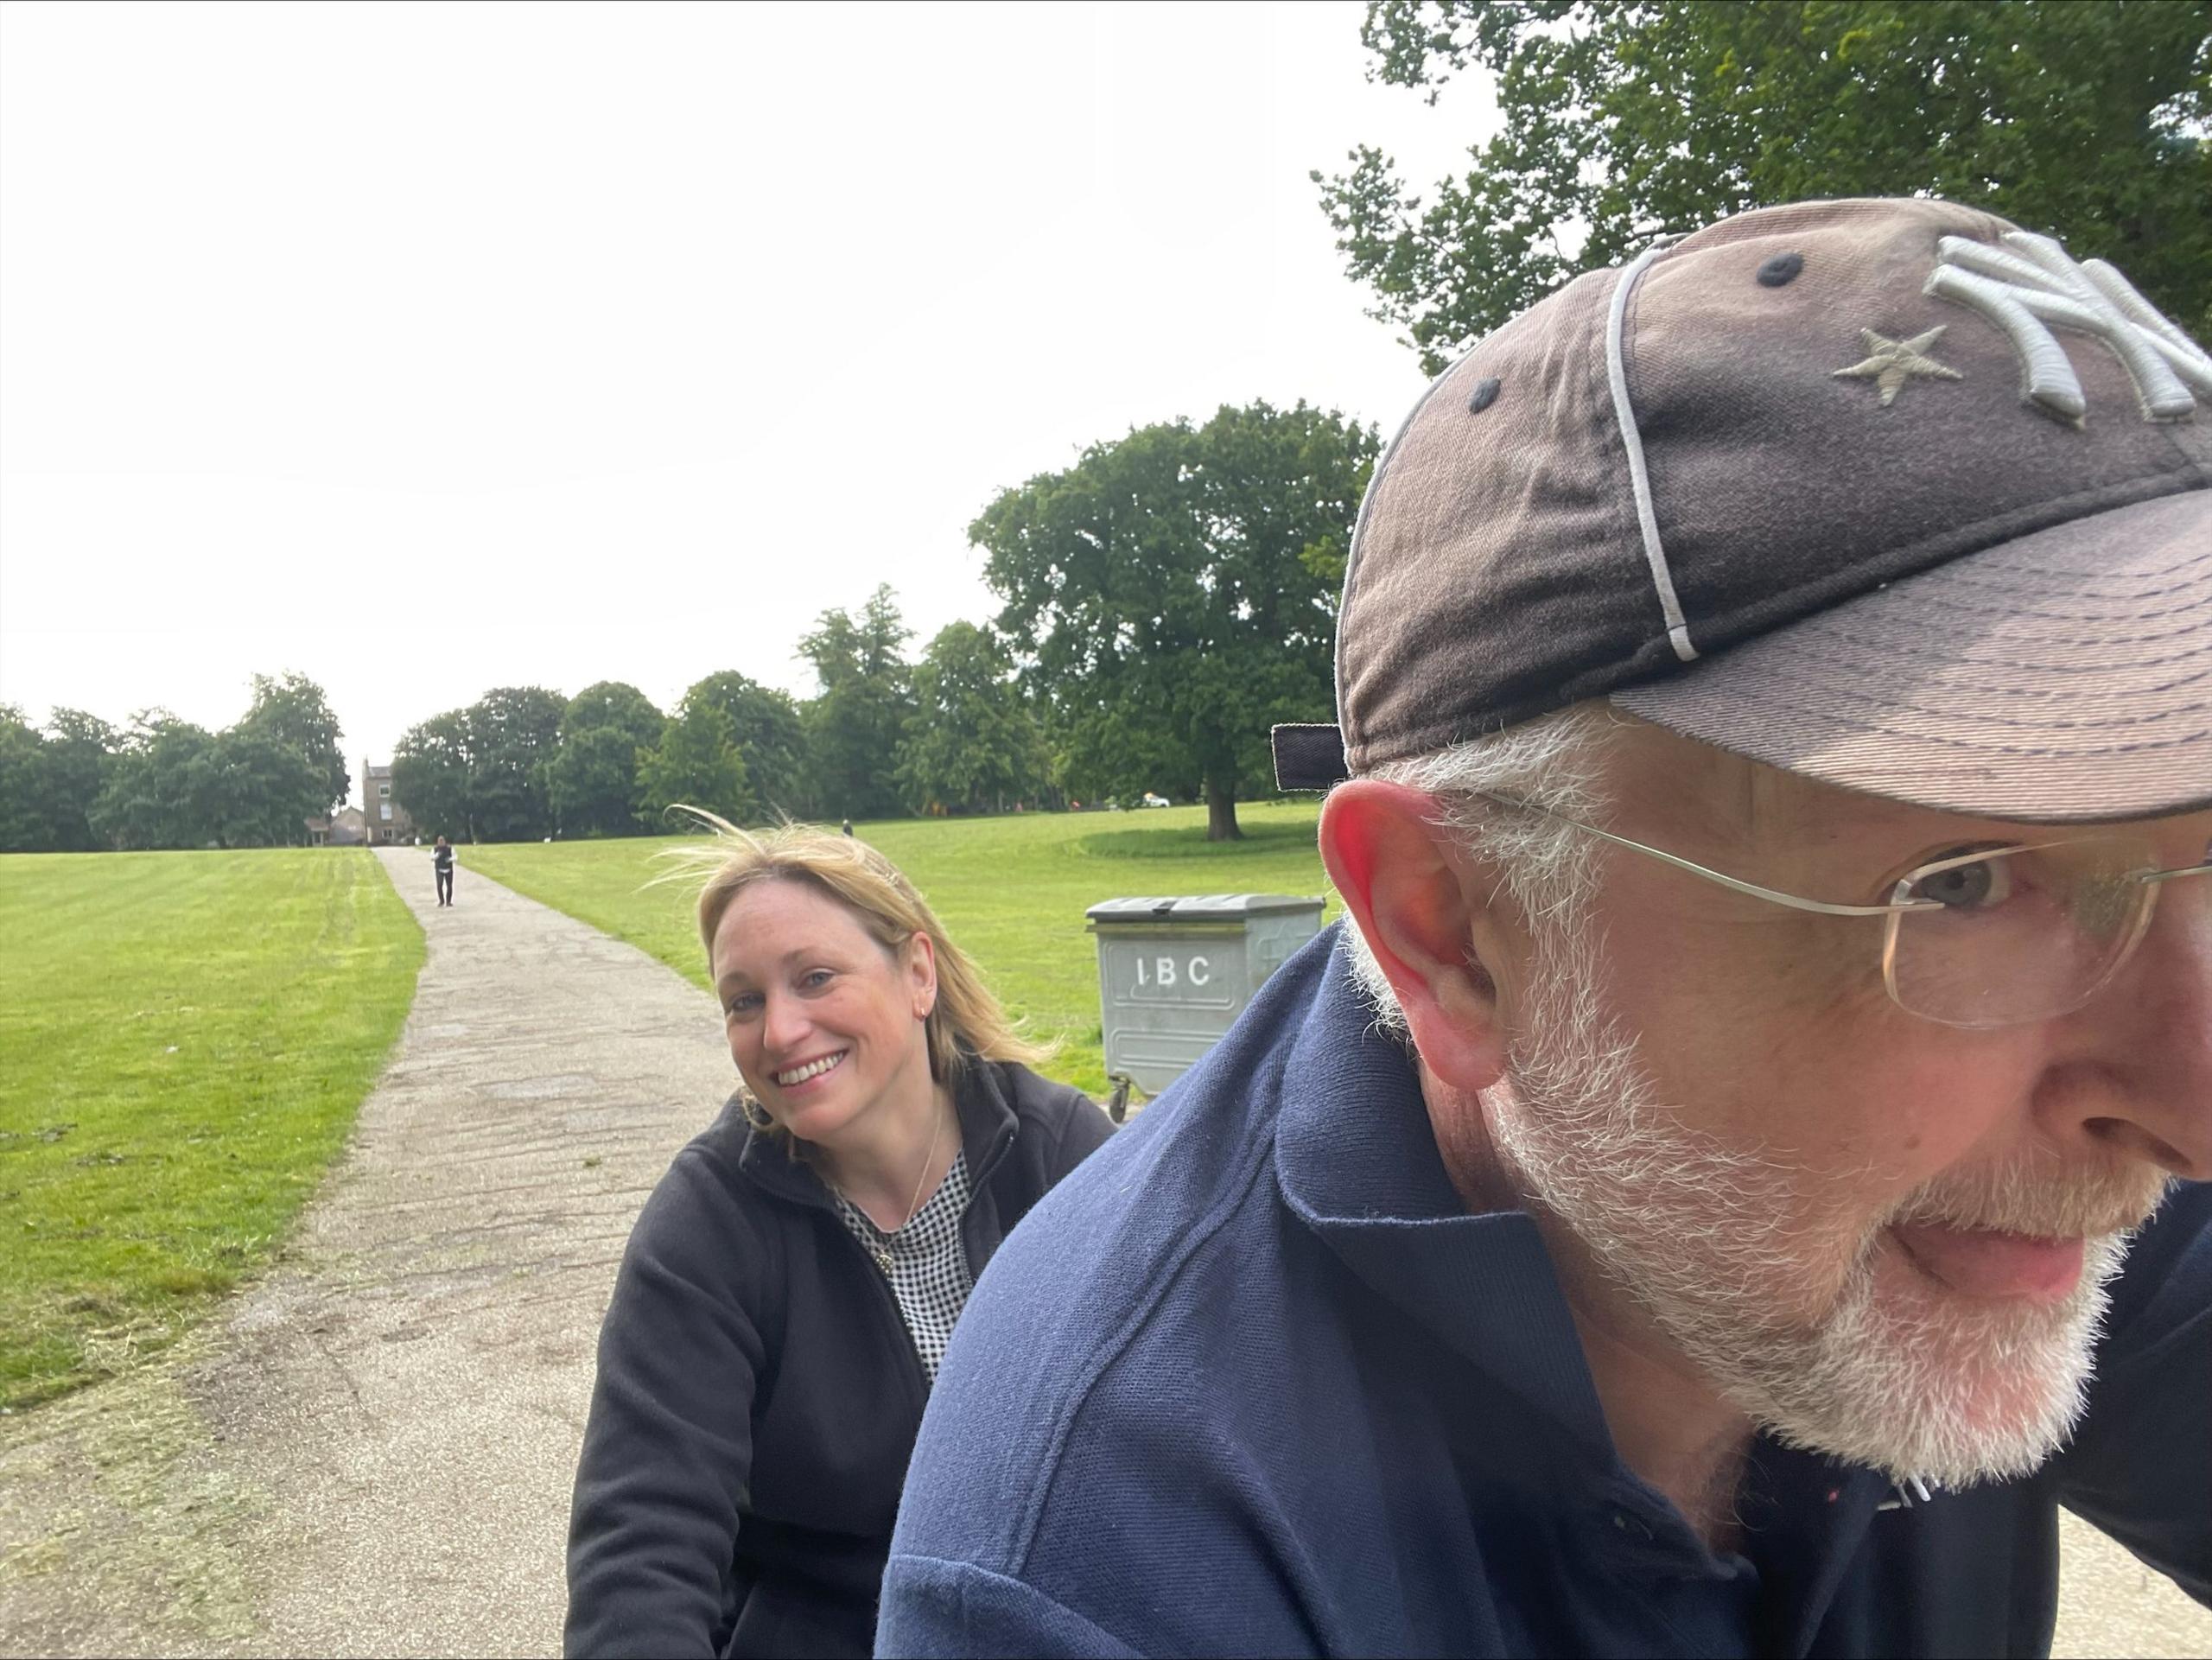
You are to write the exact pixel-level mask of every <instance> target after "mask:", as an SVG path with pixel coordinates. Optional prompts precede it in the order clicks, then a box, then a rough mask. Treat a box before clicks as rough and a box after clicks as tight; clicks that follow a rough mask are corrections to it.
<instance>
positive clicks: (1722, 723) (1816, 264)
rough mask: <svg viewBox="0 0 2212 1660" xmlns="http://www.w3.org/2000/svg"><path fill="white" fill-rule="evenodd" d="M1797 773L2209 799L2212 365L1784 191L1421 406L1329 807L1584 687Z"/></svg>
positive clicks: (1374, 534) (2003, 791)
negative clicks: (1368, 780)
mask: <svg viewBox="0 0 2212 1660" xmlns="http://www.w3.org/2000/svg"><path fill="white" fill-rule="evenodd" d="M1599 696H1604V697H1609V698H1610V699H1611V701H1612V703H1614V704H1615V705H1616V706H1618V707H1619V708H1621V709H1625V710H1627V711H1628V712H1630V714H1633V715H1635V716H1640V717H1641V718H1643V719H1644V720H1647V721H1652V722H1657V723H1658V724H1660V725H1662V726H1664V727H1668V728H1672V729H1673V730H1675V731H1676V732H1680V733H1681V734H1683V735H1687V736H1688V737H1692V738H1696V739H1700V740H1703V741H1706V742H1708V743H1712V744H1716V745H1718V746H1719V747H1722V748H1725V749H1728V750H1732V751H1733V752H1735V753H1737V754H1742V755H1745V756H1748V757H1750V758H1751V759H1752V760H1759V761H1764V762H1766V763H1767V764H1769V765H1771V766H1779V767H1784V768H1786V769H1788V770H1789V771H1790V772H1793V773H1799V774H1802V775H1803V776H1806V777H1809V778H1814V779H1821V780H1824V781H1826V782H1827V783H1831V784H1835V785H1842V786H1844V787H1846V788H1849V789H1854V790H1861V791H1866V792H1871V793H1873V794H1876V795H1879V796H1884V797H1887V798H1891V799H1894V800H1898V801H1905V802H1910V803H1914V804H1916V805H1923V806H1928V807H1934V808H1938V809H1942V810H1944V811H1953V812H1962V813H1973V814H1977V815H1982V816H1986V817H2000V818H2012V819H2024V820H2042V821H2047V822H2052V823H2065V822H2089V821H2096V820H2107V819H2120V818H2135V817H2151V816H2153V815H2156V814H2161V813H2169V812H2177V811H2188V810H2192V809H2196V808H2201V807H2203V806H2206V805H2212V356H2208V355H2207V354H2206V353H2204V352H2203V350H2202V348H2201V347H2198V346H2197V345H2196V344H2195V343H2194V342H2193V341H2191V340H2190V339H2189V338H2188V337H2187V336H2186V335H2185V334H2183V333H2182V332H2181V330H2180V329H2178V328H2176V327H2175V326H2174V325H2173V324H2172V323H2171V321H2168V320H2167V319H2166V318H2164V317H2163V316H2161V315H2159V314H2158V311H2157V310H2156V309H2155V308H2152V306H2151V305H2150V304H2149V303H2148V302H2145V300H2144V299H2143V298H2142V296H2140V295H2139V294H2138V293H2137V292H2136V291H2135V289H2133V287H2132V286H2130V285H2129V284H2128V283H2127V281H2126V278H2125V277H2123V276H2121V275H2120V273H2119V272H2118V271H2116V270H2113V268H2111V267H2110V266H2108V265H2106V264H2103V263H2102V262H2101V261H2096V260H2091V261H2088V262H2083V263H2076V262H2075V261H2074V260H2073V259H2072V258H2069V256H2068V255H2067V254H2066V253H2065V251H2063V248H2062V247H2061V246H2060V245H2059V244H2058V243H2056V242H2055V241H2053V240H2051V239H2049V238H2046V237H2042V236H2035V235H2031V234H2028V233H2026V232H2021V231H2020V230H2019V229H2018V227H2017V226H2012V225H2010V224H2007V223H2006V222H2005V220H2003V219H1997V218H1993V217H1992V216H1991V215H1989V214H1986V213H1979V212H1976V211H1974V210H1973V209H1970V208H1966V207H1958V206H1956V205H1955V204H1952V203H1948V202H1942V201H1927V200H1847V201H1819V202H1804V203H1799V204H1796V205H1794V206H1791V207H1774V208H1764V209H1761V210H1759V211H1758V212H1755V213H1744V214H1741V215H1738V217H1736V218H1733V219H1726V220H1723V221H1721V222H1720V223H1719V224H1717V225H1713V226H1708V227H1707V228H1706V229H1704V230H1702V231H1700V232H1696V233H1695V234H1694V235H1693V236H1690V237H1688V238H1687V239H1682V240H1680V241H1677V242H1674V243H1672V244H1670V245H1654V246H1653V247H1652V248H1650V249H1648V250H1646V251H1645V252H1644V253H1643V256H1642V257H1641V258H1638V259H1637V260H1636V261H1634V262H1633V263H1631V264H1628V265H1627V266H1624V267H1623V268H1621V269H1618V270H1601V271H1592V272H1590V273H1588V274H1586V275H1585V276H1583V277H1579V278H1577V279H1576V280H1575V281H1574V282H1573V283H1569V284H1567V286H1566V287H1565V288H1563V289H1560V290H1559V291H1558V292H1557V293H1555V294H1554V295H1552V296H1550V297H1548V299H1546V300H1544V301H1542V302H1541V303H1539V304H1537V305H1535V306H1534V307H1531V308H1529V310H1528V311H1527V312H1525V313H1523V314H1522V315H1521V316H1519V317H1517V318H1516V319H1514V320H1513V321H1511V322H1510V323H1508V324H1506V325H1505V326H1504V327H1503V328H1500V329H1499V330H1498V331H1497V333H1496V334H1491V336H1489V337H1488V338H1487V339H1485V340H1483V341H1482V342H1481V343H1480V344H1479V345H1478V346H1477V347H1475V348H1474V349H1473V350H1472V351H1471V352H1469V353H1467V355H1466V356H1465V357H1464V358H1462V359H1460V360H1459V362H1458V363H1457V364H1455V365H1454V366H1452V368H1451V369H1449V370H1447V371H1446V372H1445V373H1444V374H1443V375H1442V376H1441V377H1440V378H1438V379H1437V380H1436V381H1435V382H1434V383H1433V385H1431V386H1430V388H1429V390H1428V391H1427V394H1426V395H1425V396H1424V397H1423V398H1422V399H1421V403H1420V404H1417V405H1416V406H1415V408H1414V411H1413V413H1412V414H1411V415H1410V416H1409V417H1408V418H1407V421H1406V423H1405V425H1404V426H1403V428H1402V429H1400V431H1399V433H1398V436H1397V437H1396V438H1395V440H1394V441H1393V442H1392V443H1391V445H1390V447H1389V449H1388V450H1387V451H1386V452H1385V453H1384V455H1383V459H1382V461H1380V462H1379V463H1378V464H1377V466H1376V471H1375V478H1374V481H1373V483H1372V484H1371V485H1370V487H1369V489H1368V493H1367V499H1366V500H1365V502H1364V503H1363V506H1362V507H1361V509H1360V515H1359V524H1358V528H1357V531H1356V533H1355V535H1354V537H1353V542H1352V550H1351V561H1350V564H1349V568H1348V569H1347V571H1346V574H1345V580H1344V603H1343V607H1342V610H1341V613H1340V616H1339V622H1338V647H1337V702H1338V718H1339V722H1340V726H1339V727H1326V726H1307V727H1284V728H1277V729H1276V766H1277V773H1278V776H1279V778H1280V779H1281V783H1282V785H1283V786H1284V787H1285V788H1291V789H1297V788H1319V787H1326V785H1329V784H1331V783H1333V782H1334V781H1336V779H1339V778H1342V777H1344V776H1345V775H1346V773H1347V772H1350V773H1366V772H1370V771H1372V770H1373V769H1374V768H1376V767H1377V766H1383V765H1386V764H1388V763H1389V762H1391V761H1395V760H1405V759H1408V758H1410V757H1413V756H1416V755H1421V754H1427V753H1429V752H1431V751H1433V750H1436V749H1440V748H1442V747H1446V746H1448V745H1450V744H1452V743H1456V742H1461V741H1466V740H1469V739H1471V738H1475V737H1478V736H1480V735H1484V734H1486V733H1490V732H1495V731H1497V730H1499V729H1501V728H1504V727H1509V726H1511V725H1514V724H1516V722H1522V721H1525V720H1528V719H1530V718H1531V717H1533V716H1537V715H1541V714H1543V713H1545V712H1546V711H1548V710H1551V709H1559V708H1562V707H1564V706H1565V705H1567V704H1569V703H1577V702H1580V701H1582V700H1584V699H1586V698H1592V697H1599Z"/></svg>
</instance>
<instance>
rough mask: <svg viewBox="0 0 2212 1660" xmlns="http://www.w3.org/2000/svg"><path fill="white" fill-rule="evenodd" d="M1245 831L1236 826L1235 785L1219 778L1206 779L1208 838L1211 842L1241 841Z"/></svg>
mask: <svg viewBox="0 0 2212 1660" xmlns="http://www.w3.org/2000/svg"><path fill="white" fill-rule="evenodd" d="M1243 839H1244V832H1243V830H1239V829H1237V828H1236V787H1235V786H1234V785H1227V784H1224V783H1223V782H1222V781H1221V780H1220V779H1215V778H1210V779H1207V780H1206V840H1207V841H1209V842H1241V841H1243Z"/></svg>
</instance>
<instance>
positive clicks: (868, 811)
mask: <svg viewBox="0 0 2212 1660" xmlns="http://www.w3.org/2000/svg"><path fill="white" fill-rule="evenodd" d="M912 638H913V630H912V629H911V628H909V627H907V626H906V622H905V620H903V619H902V618H901V617H900V616H899V601H898V600H897V599H896V598H895V597H894V596H893V594H892V592H891V589H890V588H889V587H888V586H887V585H886V586H883V587H879V588H877V589H876V590H875V592H874V594H872V595H869V596H868V603H867V604H865V605H864V606H862V607H861V614H860V615H859V616H857V617H855V616H854V615H853V614H851V613H850V612H849V611H843V610H835V611H824V612H823V614H822V615H821V616H820V618H819V619H818V620H817V621H816V623H815V626H814V629H813V632H811V633H809V634H807V635H806V636H805V637H804V639H801V640H800V641H799V643H798V651H799V655H800V656H801V657H803V658H805V659H806V660H807V661H808V662H809V663H810V664H812V665H814V673H815V677H816V678H817V680H819V681H820V683H821V685H822V694H821V696H818V697H817V698H815V699H814V700H813V701H812V702H811V703H808V704H807V705H806V707H805V709H804V710H803V711H802V716H803V721H804V728H805V735H806V753H807V757H808V760H809V762H810V768H809V770H810V772H811V773H812V774H813V777H814V779H815V785H816V787H815V790H814V792H813V793H814V796H815V805H817V807H818V808H819V809H820V811H823V813H825V814H828V815H830V816H832V817H837V816H842V817H848V818H877V817H884V816H885V815H887V814H890V813H894V812H897V811H899V785H898V778H897V765H898V754H899V740H900V739H901V738H903V737H904V736H905V735H906V717H907V716H909V715H911V714H912V713H913V709H914V694H913V678H912V669H911V668H910V667H909V666H908V665H907V662H906V642H907V641H908V640H909V639H912Z"/></svg>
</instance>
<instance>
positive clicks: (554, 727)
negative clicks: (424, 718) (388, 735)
mask: <svg viewBox="0 0 2212 1660" xmlns="http://www.w3.org/2000/svg"><path fill="white" fill-rule="evenodd" d="M568 708H569V700H568V699H567V698H565V697H563V696H561V694H560V693H559V692H557V691H548V690H546V689H545V688H544V687H543V686H494V687H493V689H492V690H490V691H487V692H486V693H485V694H484V696H481V697H480V698H479V699H477V701H476V702H475V703H473V704H471V705H470V707H469V710H468V758H469V775H468V790H469V798H468V806H469V816H470V817H472V818H473V819H474V821H475V824H476V833H477V834H478V835H479V836H481V837H482V838H483V839H484V840H486V841H487V842H522V841H535V840H536V839H537V838H538V837H539V836H550V835H551V834H552V833H553V805H552V797H551V792H550V788H549V780H548V778H547V773H548V769H549V768H550V766H552V763H553V757H554V756H555V755H556V754H558V753H559V750H560V745H561V717H562V716H563V715H565V714H566V713H567V712H568ZM393 787H394V789H395V790H397V781H396V780H395V783H394V786H393ZM408 811H410V812H412V811H414V809H413V807H412V805H410V807H409V809H408ZM425 830H426V832H427V831H428V827H427V826H425ZM450 833H451V832H447V834H450Z"/></svg>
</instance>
